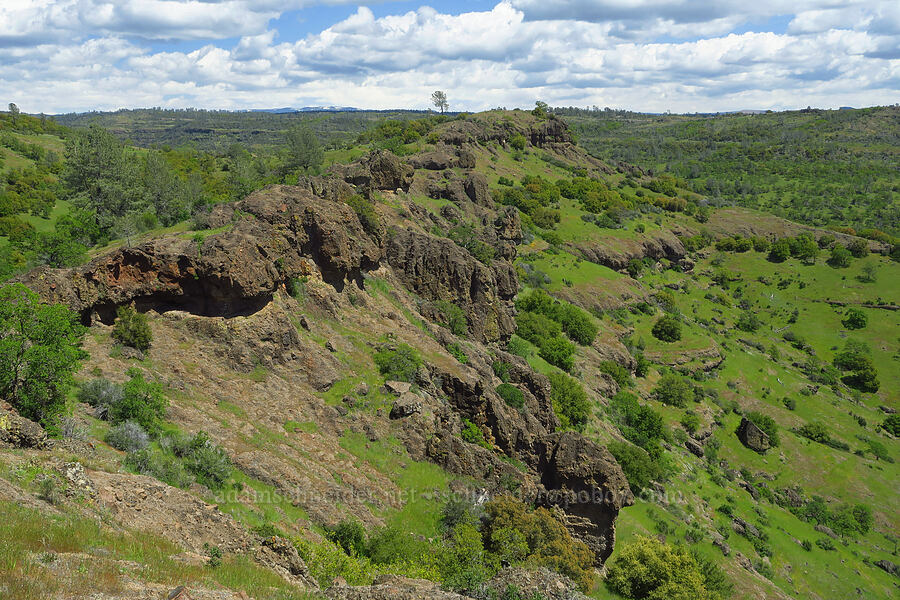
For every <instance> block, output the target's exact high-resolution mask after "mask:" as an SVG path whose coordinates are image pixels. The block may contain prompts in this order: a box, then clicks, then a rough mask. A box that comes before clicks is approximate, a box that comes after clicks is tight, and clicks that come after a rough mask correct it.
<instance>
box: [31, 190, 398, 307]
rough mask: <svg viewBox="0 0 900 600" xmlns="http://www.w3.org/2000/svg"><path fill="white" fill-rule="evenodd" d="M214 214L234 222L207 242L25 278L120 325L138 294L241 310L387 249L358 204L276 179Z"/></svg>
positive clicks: (340, 273) (350, 269)
mask: <svg viewBox="0 0 900 600" xmlns="http://www.w3.org/2000/svg"><path fill="white" fill-rule="evenodd" d="M213 214H214V216H215V217H216V218H217V219H219V220H226V221H231V222H233V223H234V224H233V227H232V229H231V230H230V231H226V232H223V233H218V234H213V235H210V236H208V237H206V238H205V239H204V240H203V242H202V243H198V242H197V241H194V240H192V239H186V238H183V237H179V236H170V237H165V238H159V239H155V240H152V241H150V242H147V243H145V244H141V245H140V246H137V247H134V248H122V249H120V250H117V251H115V252H112V253H110V254H107V255H105V256H102V257H100V258H97V259H95V260H93V261H91V262H90V263H88V264H87V265H84V266H81V267H77V268H73V269H50V268H47V267H42V268H39V269H36V270H34V271H31V272H30V273H28V274H26V275H24V276H23V277H22V281H23V282H24V283H25V284H26V285H28V286H29V287H30V288H32V289H33V290H35V291H36V292H37V293H38V294H39V295H40V296H41V297H42V298H43V299H44V300H48V301H53V302H62V303H65V304H67V305H69V306H70V307H71V308H73V309H74V310H76V311H78V312H80V313H81V315H82V318H83V320H84V321H85V322H87V323H89V322H91V320H92V318H93V316H97V317H99V318H100V319H101V320H102V321H103V322H105V323H111V322H112V321H113V319H114V317H115V308H116V307H117V306H119V305H122V304H128V303H132V302H133V303H134V304H135V305H136V307H137V308H138V310H148V309H151V308H152V309H155V310H157V311H160V312H161V311H163V310H172V309H178V310H184V311H187V312H190V313H193V314H197V315H203V316H235V315H243V314H250V313H253V312H256V311H258V310H259V309H260V308H262V307H263V306H265V305H266V304H267V303H269V302H270V301H271V299H272V295H273V294H274V292H275V290H276V289H277V288H278V287H279V286H281V285H282V284H283V283H284V282H285V281H286V280H287V279H289V278H291V277H298V276H303V275H309V274H310V273H312V272H313V271H314V270H317V271H320V272H321V276H322V278H323V279H324V280H325V281H327V282H328V283H331V284H332V285H333V286H335V287H336V288H338V289H340V288H342V287H343V286H344V283H345V282H346V281H347V280H353V279H359V278H360V277H361V274H362V272H363V271H364V270H368V269H372V268H375V267H376V266H377V265H378V261H379V259H380V257H381V252H380V249H379V247H378V246H377V245H376V244H375V243H374V242H373V241H372V240H371V238H369V236H368V235H366V233H365V231H363V229H362V226H361V225H360V224H359V220H358V219H357V217H356V214H355V213H354V212H353V210H352V209H350V207H349V206H347V205H345V204H343V203H337V202H323V201H322V200H321V199H320V198H316V197H315V196H313V195H312V194H311V193H310V192H309V191H308V190H305V189H303V188H301V187H291V186H271V187H268V188H266V189H264V190H260V191H258V192H255V193H253V194H251V195H250V196H248V197H247V198H245V199H244V200H242V201H240V202H237V203H235V204H231V205H220V206H218V207H216V210H215V211H214V213H213Z"/></svg>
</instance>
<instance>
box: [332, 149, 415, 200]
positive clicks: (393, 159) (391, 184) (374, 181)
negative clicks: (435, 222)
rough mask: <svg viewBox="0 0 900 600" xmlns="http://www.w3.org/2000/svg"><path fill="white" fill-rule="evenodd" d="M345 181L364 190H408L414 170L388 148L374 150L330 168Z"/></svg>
mask: <svg viewBox="0 0 900 600" xmlns="http://www.w3.org/2000/svg"><path fill="white" fill-rule="evenodd" d="M332 170H333V171H334V173H335V174H337V175H338V176H339V177H341V178H342V179H344V181H346V182H347V183H350V184H352V185H355V186H357V187H360V188H363V189H364V190H390V191H394V190H403V191H404V192H406V191H409V186H410V185H411V184H412V179H413V174H414V170H413V167H412V166H410V165H409V164H407V163H404V162H401V160H400V159H399V158H398V157H397V155H396V154H394V153H393V152H390V151H388V150H376V151H375V152H372V153H371V154H368V155H366V156H364V157H363V158H362V159H360V160H359V161H357V162H355V163H353V164H351V165H339V166H335V167H333V169H332Z"/></svg>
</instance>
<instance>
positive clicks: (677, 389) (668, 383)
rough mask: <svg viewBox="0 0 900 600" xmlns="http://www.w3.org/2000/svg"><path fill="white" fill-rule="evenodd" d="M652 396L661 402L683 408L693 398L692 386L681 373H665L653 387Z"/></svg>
mask: <svg viewBox="0 0 900 600" xmlns="http://www.w3.org/2000/svg"><path fill="white" fill-rule="evenodd" d="M653 396H654V397H655V398H656V399H657V400H659V401H660V402H662V403H663V404H669V405H671V406H677V407H678V408H684V407H685V405H687V403H688V401H689V400H691V399H693V398H694V387H693V386H692V385H691V383H690V381H688V380H687V379H685V378H684V377H682V376H681V375H678V374H676V373H666V374H665V375H663V376H662V377H660V378H659V382H658V383H657V384H656V387H655V388H653Z"/></svg>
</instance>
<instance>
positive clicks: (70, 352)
mask: <svg viewBox="0 0 900 600" xmlns="http://www.w3.org/2000/svg"><path fill="white" fill-rule="evenodd" d="M85 331H86V330H85V328H84V327H82V326H81V325H80V324H79V323H78V320H77V317H76V315H75V314H74V313H73V312H72V311H70V310H69V309H68V308H67V307H65V306H63V305H60V304H43V303H41V302H40V301H39V299H38V297H37V295H36V294H35V293H34V292H32V291H31V290H29V289H28V288H26V287H25V286H23V285H21V284H13V285H7V286H4V287H2V288H0V398H2V399H3V400H5V401H6V402H9V403H10V404H12V405H13V406H14V407H15V408H16V409H17V410H18V411H19V412H20V413H21V414H22V415H23V416H25V417H27V418H29V419H32V420H34V421H38V422H40V423H41V424H42V425H44V427H46V428H48V429H49V430H50V431H53V432H57V431H59V429H58V427H59V423H58V419H59V417H60V415H61V414H62V412H63V410H64V409H65V403H66V393H67V392H68V388H69V386H70V385H71V384H72V375H73V374H74V373H75V371H76V370H77V369H78V363H79V361H80V360H82V359H83V358H85V353H84V352H83V351H82V350H81V341H82V338H83V337H84V334H85Z"/></svg>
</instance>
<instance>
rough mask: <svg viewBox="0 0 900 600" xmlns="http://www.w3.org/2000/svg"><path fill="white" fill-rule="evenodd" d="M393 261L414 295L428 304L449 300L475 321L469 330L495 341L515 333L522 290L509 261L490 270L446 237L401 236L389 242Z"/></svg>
mask: <svg viewBox="0 0 900 600" xmlns="http://www.w3.org/2000/svg"><path fill="white" fill-rule="evenodd" d="M386 254H387V262H388V264H390V266H391V267H392V268H393V269H394V273H395V274H396V275H397V277H398V278H399V279H400V281H402V282H403V284H404V285H405V286H406V287H407V288H409V289H410V290H411V291H412V292H414V293H416V294H418V295H419V296H421V297H422V298H425V299H426V300H432V301H436V300H446V301H449V302H453V303H454V304H457V305H458V306H460V307H461V308H462V309H463V310H464V312H465V313H466V314H467V315H468V317H469V332H470V333H471V334H472V335H473V336H475V337H476V338H478V339H481V340H484V341H494V340H499V339H503V338H507V337H509V336H510V335H512V333H513V332H514V331H515V322H514V321H513V318H512V308H511V300H512V298H513V296H515V294H516V292H517V291H518V280H517V279H516V277H515V271H513V269H512V266H511V265H509V264H508V263H503V264H501V263H497V264H496V265H494V266H492V267H488V266H486V265H484V264H482V263H481V262H479V261H478V260H476V259H475V258H474V257H473V256H472V255H471V254H469V253H468V252H467V251H465V250H464V249H463V248H460V247H459V246H458V245H456V244H454V243H453V242H452V241H450V240H449V239H446V238H439V237H435V236H432V235H427V234H422V233H417V232H415V231H412V230H406V231H399V232H397V233H396V234H395V235H394V236H393V237H392V238H391V239H390V240H389V241H388V244H387V249H386Z"/></svg>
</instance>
